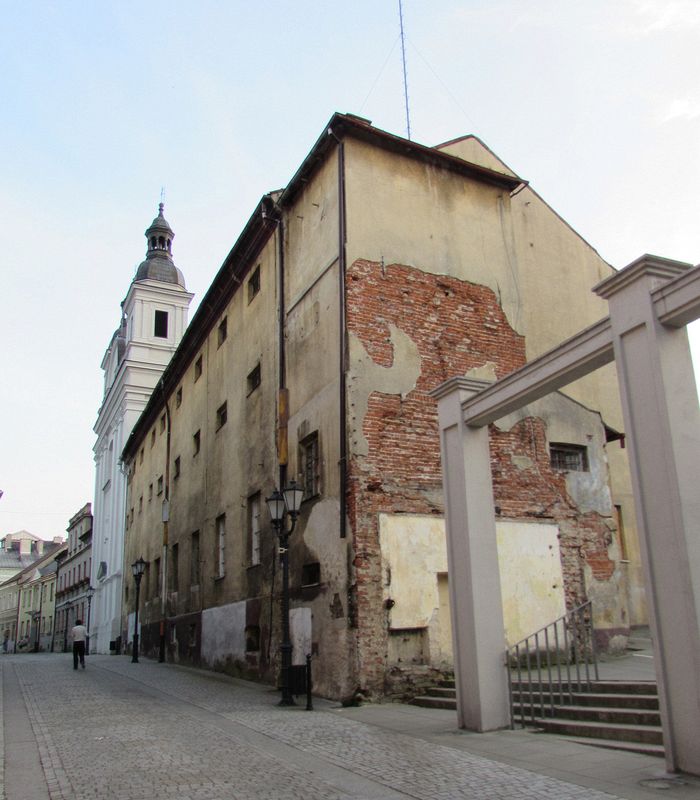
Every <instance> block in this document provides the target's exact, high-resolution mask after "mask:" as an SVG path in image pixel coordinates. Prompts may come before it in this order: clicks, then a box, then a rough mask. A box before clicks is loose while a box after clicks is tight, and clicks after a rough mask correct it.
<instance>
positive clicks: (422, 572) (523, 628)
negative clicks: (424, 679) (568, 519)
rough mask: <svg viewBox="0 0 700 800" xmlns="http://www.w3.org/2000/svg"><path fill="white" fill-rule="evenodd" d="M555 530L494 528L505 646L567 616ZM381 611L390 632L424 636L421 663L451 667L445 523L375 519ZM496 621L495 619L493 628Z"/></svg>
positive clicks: (506, 524)
mask: <svg viewBox="0 0 700 800" xmlns="http://www.w3.org/2000/svg"><path fill="white" fill-rule="evenodd" d="M558 534H559V529H558V526H557V525H556V524H553V523H533V522H516V521H499V522H498V523H497V525H496V535H497V539H498V562H499V569H500V580H501V592H502V598H503V620H502V622H503V624H504V626H505V631H506V641H507V642H508V644H514V643H515V642H517V641H519V640H520V639H522V638H524V637H525V636H528V635H529V634H531V633H533V632H534V631H536V630H538V629H539V628H541V627H542V626H544V625H546V624H547V623H549V622H551V621H552V620H554V619H556V618H557V617H560V616H561V615H562V614H564V613H565V611H566V606H565V599H564V577H563V574H562V566H561V558H560V552H559V539H558ZM379 535H380V543H381V549H382V574H383V584H384V604H385V606H390V608H389V610H388V625H389V629H390V630H396V631H403V630H407V629H409V630H410V629H415V628H424V629H426V630H427V639H428V641H427V648H425V649H426V650H427V653H428V654H429V655H428V659H427V663H429V664H430V665H431V666H435V667H444V666H445V665H447V666H451V665H452V641H451V631H450V630H443V626H444V625H445V623H447V624H448V625H449V620H450V614H449V607H447V608H444V607H443V606H444V602H445V601H446V600H447V598H446V597H445V596H443V597H442V599H441V592H440V578H441V576H443V575H446V574H447V551H446V544H445V523H444V520H442V519H437V518H435V517H429V516H419V515H415V516H414V515H408V514H407V515H391V514H380V516H379ZM500 623H501V620H497V619H494V625H498V624H500Z"/></svg>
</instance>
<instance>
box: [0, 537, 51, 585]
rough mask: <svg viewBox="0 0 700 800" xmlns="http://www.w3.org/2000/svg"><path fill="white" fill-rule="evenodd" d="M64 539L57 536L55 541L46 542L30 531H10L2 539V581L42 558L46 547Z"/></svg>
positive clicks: (0, 566)
mask: <svg viewBox="0 0 700 800" xmlns="http://www.w3.org/2000/svg"><path fill="white" fill-rule="evenodd" d="M62 541H63V539H61V538H60V537H56V538H55V539H54V540H53V542H46V541H44V540H43V539H40V538H39V537H38V536H35V535H34V534H33V533H29V531H16V532H15V533H8V534H7V535H6V536H4V537H3V538H2V539H0V583H2V582H3V581H6V580H7V579H8V578H11V577H12V576H13V575H16V574H17V573H18V572H20V571H21V570H22V569H24V568H25V567H28V566H29V565H30V564H31V563H32V562H34V561H36V560H37V558H40V557H41V556H42V555H43V554H44V549H45V548H48V547H49V546H50V545H51V544H53V545H55V544H59V543H61V542H62Z"/></svg>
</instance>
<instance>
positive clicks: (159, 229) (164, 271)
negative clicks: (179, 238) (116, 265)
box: [134, 203, 185, 289]
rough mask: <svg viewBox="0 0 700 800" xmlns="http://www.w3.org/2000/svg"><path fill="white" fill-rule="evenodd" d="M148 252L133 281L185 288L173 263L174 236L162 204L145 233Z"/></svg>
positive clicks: (183, 280)
mask: <svg viewBox="0 0 700 800" xmlns="http://www.w3.org/2000/svg"><path fill="white" fill-rule="evenodd" d="M145 235H146V239H147V241H148V250H147V252H146V260H145V261H142V262H141V263H140V264H139V267H138V269H137V270H136V277H135V278H134V280H135V281H148V280H150V281H160V282H161V283H174V284H177V285H178V286H182V288H183V289H184V288H185V279H184V277H183V275H182V272H180V270H179V269H178V268H177V267H176V266H175V263H174V262H173V254H172V244H173V239H174V238H175V234H174V233H173V229H172V228H171V227H170V225H169V223H168V221H167V220H166V219H165V217H164V216H163V204H162V203H161V204H160V205H159V206H158V216H157V217H156V218H155V219H154V220H153V222H152V223H151V225H150V227H149V228H148V230H147V231H146V234H145Z"/></svg>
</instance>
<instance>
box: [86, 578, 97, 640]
mask: <svg viewBox="0 0 700 800" xmlns="http://www.w3.org/2000/svg"><path fill="white" fill-rule="evenodd" d="M85 596H86V597H87V601H88V618H87V636H86V637H85V655H86V656H88V655H90V607H91V606H92V598H93V597H94V596H95V590H94V589H93V588H92V586H88V588H87V591H86V592H85Z"/></svg>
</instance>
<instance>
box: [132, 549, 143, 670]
mask: <svg viewBox="0 0 700 800" xmlns="http://www.w3.org/2000/svg"><path fill="white" fill-rule="evenodd" d="M145 569H146V562H145V561H144V560H143V558H139V559H137V560H136V561H134V563H133V564H132V565H131V572H132V573H133V575H134V581H136V613H135V615H134V644H133V646H132V651H133V652H132V654H131V663H132V664H138V663H139V591H140V589H141V578H143V573H144V570H145Z"/></svg>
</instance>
